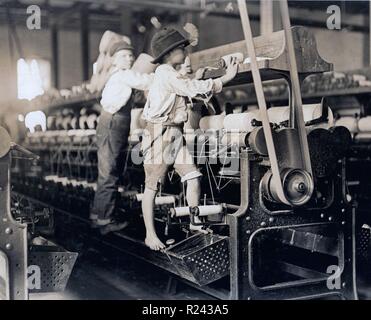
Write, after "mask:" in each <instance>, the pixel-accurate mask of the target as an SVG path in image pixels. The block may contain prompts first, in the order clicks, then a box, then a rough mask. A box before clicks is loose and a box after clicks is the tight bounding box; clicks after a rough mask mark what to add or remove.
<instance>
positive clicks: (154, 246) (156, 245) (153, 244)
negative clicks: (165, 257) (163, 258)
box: [144, 235, 165, 251]
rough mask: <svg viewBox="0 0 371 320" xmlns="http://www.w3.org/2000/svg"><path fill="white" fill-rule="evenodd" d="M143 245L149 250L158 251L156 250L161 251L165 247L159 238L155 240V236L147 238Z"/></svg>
mask: <svg viewBox="0 0 371 320" xmlns="http://www.w3.org/2000/svg"><path fill="white" fill-rule="evenodd" d="M144 243H145V244H146V246H147V247H149V248H150V249H151V250H155V251H158V250H161V249H165V245H164V244H163V243H162V242H161V241H160V239H159V238H157V236H156V235H154V236H147V237H146V239H145V240H144Z"/></svg>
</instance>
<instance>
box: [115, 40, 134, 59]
mask: <svg viewBox="0 0 371 320" xmlns="http://www.w3.org/2000/svg"><path fill="white" fill-rule="evenodd" d="M120 50H131V51H133V50H134V48H133V47H132V46H131V45H130V44H129V43H127V42H126V41H124V40H122V41H117V42H115V43H113V44H112V46H111V48H110V49H109V54H110V56H111V57H112V56H113V55H114V54H115V53H116V52H118V51H120Z"/></svg>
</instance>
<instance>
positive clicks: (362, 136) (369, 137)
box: [354, 132, 371, 142]
mask: <svg viewBox="0 0 371 320" xmlns="http://www.w3.org/2000/svg"><path fill="white" fill-rule="evenodd" d="M354 140H355V141H357V142H369V141H371V132H360V133H358V134H357V135H356V136H355V137H354Z"/></svg>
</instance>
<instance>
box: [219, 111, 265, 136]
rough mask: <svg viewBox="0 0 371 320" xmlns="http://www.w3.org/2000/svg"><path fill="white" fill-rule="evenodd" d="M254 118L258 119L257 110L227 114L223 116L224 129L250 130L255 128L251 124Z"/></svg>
mask: <svg viewBox="0 0 371 320" xmlns="http://www.w3.org/2000/svg"><path fill="white" fill-rule="evenodd" d="M254 119H256V120H258V121H260V115H259V110H254V111H251V112H244V113H232V114H228V115H226V116H225V118H224V123H223V125H224V129H226V130H228V131H237V130H239V131H242V132H251V131H252V130H253V129H254V128H255V127H254V126H253V125H252V121H253V120H254Z"/></svg>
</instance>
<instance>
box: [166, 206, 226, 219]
mask: <svg viewBox="0 0 371 320" xmlns="http://www.w3.org/2000/svg"><path fill="white" fill-rule="evenodd" d="M191 210H192V211H193V212H195V215H196V216H200V217H202V216H209V215H214V214H220V213H222V212H223V205H221V204H215V205H205V206H197V207H194V208H190V207H175V208H172V209H171V212H172V216H173V217H184V216H188V215H190V214H191Z"/></svg>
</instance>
